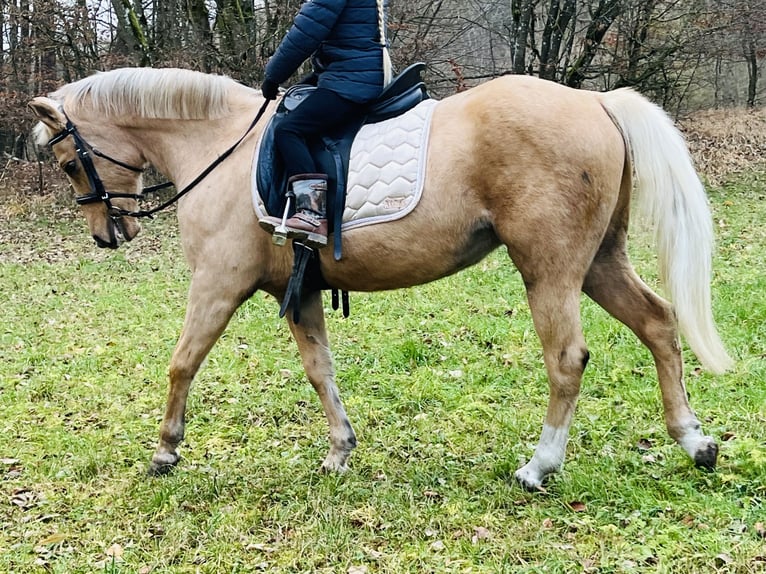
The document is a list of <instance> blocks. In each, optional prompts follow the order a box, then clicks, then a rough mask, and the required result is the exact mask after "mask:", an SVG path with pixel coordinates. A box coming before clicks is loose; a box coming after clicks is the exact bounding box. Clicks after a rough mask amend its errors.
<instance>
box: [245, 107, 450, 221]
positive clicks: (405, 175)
mask: <svg viewBox="0 0 766 574" xmlns="http://www.w3.org/2000/svg"><path fill="white" fill-rule="evenodd" d="M437 104H438V100H431V99H429V100H425V101H423V102H421V103H420V104H418V105H417V106H415V107H414V108H413V109H411V110H410V111H408V112H406V113H405V114H403V115H401V116H397V117H395V118H391V119H389V120H385V121H382V122H378V123H375V124H368V125H365V126H363V127H362V129H361V130H359V133H358V134H357V136H356V138H355V139H354V143H353V145H352V146H351V157H350V159H349V169H348V184H347V191H346V206H345V210H344V211H343V230H346V229H353V228H356V227H362V226H364V225H371V224H374V223H384V222H388V221H394V220H396V219H400V218H402V217H404V216H405V215H407V214H408V213H409V212H411V211H412V210H413V209H415V206H416V205H417V204H418V201H419V200H420V196H421V194H422V192H423V183H424V180H425V170H426V154H427V152H428V135H429V133H430V127H431V116H432V115H433V111H434V108H435V107H436V105H437ZM259 148H260V145H257V146H256V148H255V154H256V157H254V158H253V169H252V177H251V182H252V183H251V191H252V197H253V206H254V208H255V213H256V215H257V216H258V217H263V216H264V215H266V210H265V207H264V204H263V200H262V199H261V196H260V194H259V193H258V189H257V184H256V167H257V165H258V162H257V154H258V149H259Z"/></svg>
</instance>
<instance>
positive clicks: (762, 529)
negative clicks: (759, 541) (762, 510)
mask: <svg viewBox="0 0 766 574" xmlns="http://www.w3.org/2000/svg"><path fill="white" fill-rule="evenodd" d="M754 528H755V533H756V534H757V535H758V536H760V537H761V538H766V525H764V524H763V522H756V523H755V526H754Z"/></svg>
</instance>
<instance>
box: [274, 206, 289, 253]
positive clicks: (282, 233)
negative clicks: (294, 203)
mask: <svg viewBox="0 0 766 574" xmlns="http://www.w3.org/2000/svg"><path fill="white" fill-rule="evenodd" d="M290 199H292V198H291V196H289V195H288V196H287V202H286V203H285V211H284V213H283V214H282V223H280V224H279V226H277V228H276V229H274V233H272V235H271V242H272V243H273V244H274V245H276V246H278V247H282V246H283V245H284V244H285V243H287V226H286V225H285V222H286V221H287V215H288V214H289V213H290Z"/></svg>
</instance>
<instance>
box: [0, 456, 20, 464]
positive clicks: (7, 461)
mask: <svg viewBox="0 0 766 574" xmlns="http://www.w3.org/2000/svg"><path fill="white" fill-rule="evenodd" d="M20 462H21V461H20V460H19V459H17V458H0V464H7V465H8V466H13V465H14V464H19V463H20Z"/></svg>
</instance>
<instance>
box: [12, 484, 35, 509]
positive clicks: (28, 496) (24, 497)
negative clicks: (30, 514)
mask: <svg viewBox="0 0 766 574" xmlns="http://www.w3.org/2000/svg"><path fill="white" fill-rule="evenodd" d="M36 502H37V496H35V493H34V492H32V491H31V490H29V489H28V488H19V489H16V490H14V491H13V493H12V494H11V504H15V505H16V506H18V507H19V508H23V509H24V510H26V509H28V508H32V507H33V506H34V505H35V504H36Z"/></svg>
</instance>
